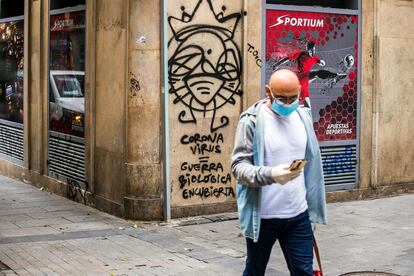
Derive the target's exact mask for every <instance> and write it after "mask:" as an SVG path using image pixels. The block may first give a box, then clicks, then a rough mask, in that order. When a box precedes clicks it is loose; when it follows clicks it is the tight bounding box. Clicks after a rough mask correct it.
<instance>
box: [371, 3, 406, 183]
mask: <svg viewBox="0 0 414 276" xmlns="http://www.w3.org/2000/svg"><path fill="white" fill-rule="evenodd" d="M413 14H414V1H390V0H383V1H377V20H376V24H377V26H376V33H377V49H376V50H377V56H376V65H377V66H376V72H375V77H376V99H375V105H374V107H375V111H374V112H375V117H376V121H375V128H374V129H376V140H375V143H376V148H374V151H375V152H374V154H375V157H376V159H377V164H378V166H377V168H376V172H375V174H376V181H375V182H376V184H377V185H389V184H394V183H413V182H414V163H413V160H414V142H413V134H414V131H413V127H412V118H413V117H414V97H413V96H412V93H413V89H414V71H413V64H414V52H413V50H412V49H413V48H414V27H413V26H414V16H413Z"/></svg>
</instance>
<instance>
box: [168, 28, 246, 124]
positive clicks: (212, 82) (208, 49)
mask: <svg viewBox="0 0 414 276" xmlns="http://www.w3.org/2000/svg"><path fill="white" fill-rule="evenodd" d="M178 38H179V39H175V40H174V39H173V40H171V41H170V44H169V48H171V47H172V48H173V49H175V50H174V51H173V54H172V55H171V57H170V59H169V62H168V63H169V64H168V65H169V68H168V71H169V84H170V93H171V94H174V95H175V99H174V104H176V103H178V102H181V103H183V104H184V105H185V106H186V107H187V108H188V109H189V111H190V114H187V113H186V112H185V111H183V112H181V113H180V115H179V119H180V121H181V122H193V123H195V122H196V119H195V116H194V112H203V115H204V116H205V114H206V112H208V111H213V112H214V113H213V118H212V120H213V121H212V127H211V129H212V130H214V129H216V127H215V126H214V119H215V118H214V117H215V114H216V110H217V109H219V108H220V107H222V106H223V105H225V104H226V103H231V104H234V103H235V100H234V98H233V96H234V94H237V95H240V94H241V91H239V87H240V76H241V57H240V52H239V50H238V48H237V46H236V44H235V43H234V42H233V40H231V39H230V37H229V33H228V31H227V30H225V29H221V28H218V27H212V26H206V25H204V26H191V27H190V28H187V29H184V30H182V31H181V32H179V33H178ZM226 120H228V118H227V117H225V116H223V117H222V118H221V123H222V125H223V126H224V125H225V124H226ZM219 127H220V126H219Z"/></svg>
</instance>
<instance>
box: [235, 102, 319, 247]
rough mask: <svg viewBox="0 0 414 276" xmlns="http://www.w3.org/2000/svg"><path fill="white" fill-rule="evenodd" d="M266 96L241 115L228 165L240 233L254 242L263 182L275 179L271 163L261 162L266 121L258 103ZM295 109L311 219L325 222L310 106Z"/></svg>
mask: <svg viewBox="0 0 414 276" xmlns="http://www.w3.org/2000/svg"><path fill="white" fill-rule="evenodd" d="M265 101H266V100H261V101H259V102H257V103H256V104H254V105H253V106H251V107H250V108H249V109H248V110H247V111H245V112H243V113H242V114H241V115H240V121H239V124H238V126H237V132H236V138H235V144H234V149H233V154H232V162H231V169H232V173H233V175H234V176H235V177H236V178H237V207H238V213H239V221H240V228H241V230H242V232H243V235H244V236H245V237H247V238H250V239H253V241H254V242H257V241H258V239H259V231H260V215H261V198H262V196H261V193H262V188H261V187H262V186H264V185H270V184H272V183H274V180H273V179H272V175H271V170H272V167H267V166H264V165H263V164H264V141H263V140H264V137H263V133H264V132H263V130H264V127H265V122H264V118H263V112H260V107H261V106H262V104H263V103H265ZM297 112H298V113H299V115H300V118H301V119H302V121H303V123H304V125H305V129H306V133H307V137H308V142H307V145H306V153H305V159H306V160H308V163H307V164H306V166H305V171H304V175H305V186H306V200H307V203H308V211H309V217H310V220H311V221H312V222H314V223H320V224H326V222H327V219H326V200H325V184H324V179H323V170H322V161H321V155H320V150H319V144H318V141H317V139H316V136H315V132H314V130H313V121H312V114H311V110H310V109H309V108H306V107H299V108H298V109H297Z"/></svg>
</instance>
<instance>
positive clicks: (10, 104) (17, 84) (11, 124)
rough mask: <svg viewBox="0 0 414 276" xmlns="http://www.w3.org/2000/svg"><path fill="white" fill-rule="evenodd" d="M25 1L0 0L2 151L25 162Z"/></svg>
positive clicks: (0, 143) (0, 150)
mask: <svg viewBox="0 0 414 276" xmlns="http://www.w3.org/2000/svg"><path fill="white" fill-rule="evenodd" d="M23 14H24V1H23V0H19V1H11V0H7V1H4V0H3V1H0V17H1V18H0V154H4V155H6V156H9V157H12V158H13V159H17V160H20V161H23V92H24V91H23V57H24V16H23Z"/></svg>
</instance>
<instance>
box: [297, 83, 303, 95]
mask: <svg viewBox="0 0 414 276" xmlns="http://www.w3.org/2000/svg"><path fill="white" fill-rule="evenodd" d="M298 92H299V94H298V97H299V96H300V94H301V93H302V85H299V90H298Z"/></svg>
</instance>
